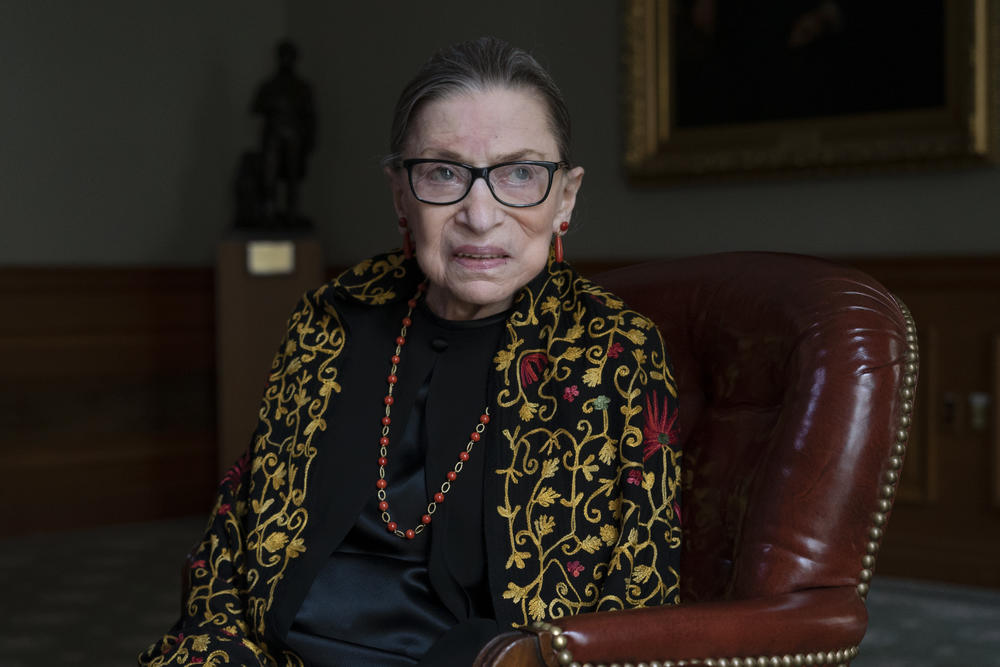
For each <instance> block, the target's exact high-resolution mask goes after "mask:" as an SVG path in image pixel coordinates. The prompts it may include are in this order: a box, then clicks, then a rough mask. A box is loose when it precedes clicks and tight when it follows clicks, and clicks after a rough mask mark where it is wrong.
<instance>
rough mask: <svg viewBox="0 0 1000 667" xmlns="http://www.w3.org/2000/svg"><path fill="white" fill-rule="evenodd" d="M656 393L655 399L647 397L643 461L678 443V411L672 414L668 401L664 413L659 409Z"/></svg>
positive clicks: (654, 394) (665, 401) (665, 402)
mask: <svg viewBox="0 0 1000 667" xmlns="http://www.w3.org/2000/svg"><path fill="white" fill-rule="evenodd" d="M659 405H660V404H659V401H657V398H656V392H655V391H654V392H653V398H652V400H650V398H649V396H647V397H646V423H645V424H643V425H642V436H643V437H642V444H643V448H642V460H643V461H645V460H646V459H648V458H649V457H650V456H652V455H653V454H655V453H656V452H657V451H658V450H660V449H662V448H664V447H666V446H667V445H670V444H672V443H675V442H677V437H678V434H677V411H676V410H675V411H674V412H673V413H671V412H670V405H669V403H668V402H667V399H664V400H663V411H662V412H661V411H660V409H659Z"/></svg>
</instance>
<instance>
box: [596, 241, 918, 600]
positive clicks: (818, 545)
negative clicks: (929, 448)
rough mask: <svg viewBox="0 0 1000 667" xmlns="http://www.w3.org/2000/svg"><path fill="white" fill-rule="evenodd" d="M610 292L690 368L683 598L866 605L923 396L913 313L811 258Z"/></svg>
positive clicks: (634, 277)
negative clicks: (819, 594)
mask: <svg viewBox="0 0 1000 667" xmlns="http://www.w3.org/2000/svg"><path fill="white" fill-rule="evenodd" d="M595 280H596V281H597V282H598V283H599V284H601V285H603V286H605V287H607V288H608V289H610V290H611V291H613V292H615V293H616V294H618V295H619V296H621V297H622V298H623V299H625V301H626V303H628V304H629V305H630V306H631V307H632V308H634V309H636V310H638V311H639V312H642V313H644V314H646V315H648V316H649V317H651V318H652V319H653V320H654V321H655V322H656V324H657V326H658V327H659V328H660V331H661V332H662V333H663V337H664V340H665V341H666V346H667V351H668V353H669V354H670V356H671V358H672V361H673V364H674V370H675V373H676V376H677V377H676V380H677V384H678V387H679V389H680V399H679V406H680V408H679V409H680V424H681V438H682V444H683V448H684V466H685V469H684V486H683V494H682V508H681V517H682V526H683V531H684V542H683V555H682V563H681V568H682V571H681V581H682V591H681V599H682V601H684V602H685V603H688V602H698V601H708V600H718V599H747V598H756V597H761V596H773V595H781V594H784V593H791V592H794V591H800V590H803V589H809V588H818V587H824V588H825V587H840V586H849V587H851V586H856V587H857V588H858V590H859V592H860V593H861V595H862V597H864V595H865V593H866V592H867V581H868V579H869V578H870V576H871V569H872V567H873V565H874V556H875V553H876V552H877V549H878V541H879V538H880V537H881V528H880V526H881V525H882V524H884V523H885V521H886V520H887V515H888V512H889V510H890V509H891V499H892V492H893V487H894V482H895V479H896V477H895V476H896V470H897V469H898V468H899V466H900V465H901V463H902V458H901V457H902V454H903V452H904V451H905V440H906V431H907V427H908V425H909V412H910V410H911V409H912V387H913V386H915V383H916V361H917V359H916V337H915V336H914V335H913V326H912V321H909V316H908V314H906V313H905V310H903V311H901V310H900V306H899V305H898V304H897V303H896V302H895V300H894V299H893V298H892V297H891V295H889V293H888V292H886V290H885V289H884V288H883V287H881V286H880V285H879V284H878V283H877V282H875V281H874V280H873V279H871V278H870V277H869V276H867V275H866V274H864V273H862V272H860V271H854V270H852V269H849V268H846V267H843V266H841V265H835V264H832V263H829V262H825V261H823V260H818V259H815V258H809V257H803V256H798V255H783V254H775V253H729V254H720V255H708V256H700V257H693V258H690V259H680V260H669V261H657V262H650V263H647V264H641V265H635V266H629V267H626V268H624V269H619V270H616V271H612V272H608V273H605V274H602V275H599V276H596V277H595ZM663 286H667V287H663ZM900 386H902V389H900V388H899V387H900Z"/></svg>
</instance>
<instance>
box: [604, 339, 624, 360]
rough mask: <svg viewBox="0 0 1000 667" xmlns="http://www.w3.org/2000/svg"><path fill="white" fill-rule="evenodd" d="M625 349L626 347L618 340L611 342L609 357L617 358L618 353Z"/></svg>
mask: <svg viewBox="0 0 1000 667" xmlns="http://www.w3.org/2000/svg"><path fill="white" fill-rule="evenodd" d="M624 351H625V348H624V347H622V344H621V343H619V342H618V341H615V342H614V343H612V344H611V347H609V348H608V357H609V358H611V359H617V358H618V355H619V354H621V353H622V352H624Z"/></svg>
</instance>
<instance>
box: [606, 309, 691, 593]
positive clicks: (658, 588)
mask: <svg viewBox="0 0 1000 667" xmlns="http://www.w3.org/2000/svg"><path fill="white" fill-rule="evenodd" d="M632 358H633V361H634V364H635V366H634V369H635V370H634V372H635V373H636V377H637V378H638V379H639V380H640V381H639V382H637V384H636V388H637V389H638V390H639V393H638V394H637V395H636V397H635V399H634V400H632V401H630V406H627V407H625V408H623V409H622V413H623V415H624V416H625V423H624V426H623V427H622V431H621V433H622V435H621V440H620V453H621V454H620V455H621V459H620V460H621V470H620V472H619V478H618V483H619V493H620V498H621V500H620V502H621V506H620V508H619V511H620V516H621V520H620V532H619V539H618V543H617V544H616V545H615V549H614V552H613V554H612V559H611V567H610V572H611V573H612V576H611V577H610V578H609V582H608V585H607V586H606V588H605V595H604V596H602V600H601V602H600V604H599V605H598V608H599V609H600V610H608V609H621V608H636V607H647V606H655V605H661V604H676V603H678V602H679V601H680V600H679V590H680V575H679V573H680V547H681V525H680V520H681V508H680V499H681V449H680V437H679V429H678V422H677V387H676V385H675V382H674V376H673V369H672V367H671V364H670V360H669V358H668V357H667V354H666V352H665V350H664V346H663V340H662V338H661V336H660V334H659V332H658V331H657V330H656V328H655V327H651V328H650V330H649V336H648V338H647V340H646V341H645V344H644V345H642V346H640V347H639V348H637V349H635V350H633V351H632Z"/></svg>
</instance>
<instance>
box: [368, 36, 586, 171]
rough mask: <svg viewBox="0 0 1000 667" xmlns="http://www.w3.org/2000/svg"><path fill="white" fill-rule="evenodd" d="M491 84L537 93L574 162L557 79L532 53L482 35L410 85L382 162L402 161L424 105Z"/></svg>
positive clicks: (562, 153)
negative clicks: (388, 152) (415, 120)
mask: <svg viewBox="0 0 1000 667" xmlns="http://www.w3.org/2000/svg"><path fill="white" fill-rule="evenodd" d="M490 88H510V89H528V90H532V91H534V92H535V93H537V94H538V96H539V97H540V98H541V99H542V101H543V102H544V104H545V106H546V108H547V110H548V121H549V127H550V129H551V131H552V134H553V136H554V137H555V140H556V145H557V146H558V148H559V159H560V160H563V161H565V162H569V161H570V157H569V144H570V122H569V110H568V109H567V108H566V102H565V101H564V100H563V96H562V93H561V92H559V88H558V87H557V86H556V84H555V81H553V80H552V77H551V76H549V73H548V72H546V71H545V68H543V67H542V66H541V65H540V64H538V61H537V60H535V59H534V58H533V57H532V56H531V54H529V53H528V52H527V51H524V50H523V49H519V48H517V47H515V46H512V45H510V44H508V43H507V42H505V41H503V40H502V39H497V38H496V37H480V38H479V39H476V40H472V41H468V42H460V43H458V44H454V45H452V46H449V47H446V48H444V49H441V50H440V51H438V52H437V53H435V54H434V55H433V56H431V59H430V60H428V61H427V62H426V63H424V65H423V66H422V67H421V68H420V70H419V71H418V72H417V74H416V76H414V77H413V78H412V79H411V80H410V82H409V83H408V84H406V87H405V88H403V92H402V93H401V94H400V96H399V101H397V102H396V109H395V112H394V113H393V117H392V130H391V132H390V136H389V150H390V151H391V152H390V154H389V155H387V156H386V157H385V159H384V160H383V161H382V164H383V165H384V166H395V165H396V164H397V163H398V162H399V159H400V158H401V157H402V150H403V144H404V143H405V142H406V138H407V136H408V134H409V131H410V122H411V121H412V120H413V117H414V116H415V115H416V113H417V111H418V110H419V109H420V107H421V106H423V105H424V104H426V103H428V102H431V101H434V100H439V99H442V98H444V97H448V96H449V95H453V94H456V93H466V92H481V91H485V90H488V89H490Z"/></svg>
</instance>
